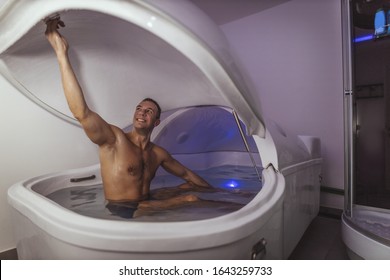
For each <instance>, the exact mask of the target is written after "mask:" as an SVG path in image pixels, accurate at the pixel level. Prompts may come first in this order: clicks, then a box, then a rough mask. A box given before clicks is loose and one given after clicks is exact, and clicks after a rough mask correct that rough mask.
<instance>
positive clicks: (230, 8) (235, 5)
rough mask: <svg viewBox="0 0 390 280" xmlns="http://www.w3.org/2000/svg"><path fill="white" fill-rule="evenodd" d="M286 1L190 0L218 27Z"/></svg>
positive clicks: (286, 0)
mask: <svg viewBox="0 0 390 280" xmlns="http://www.w3.org/2000/svg"><path fill="white" fill-rule="evenodd" d="M288 1H290V0H211V1H210V0H191V2H193V3H194V4H195V5H197V6H198V7H199V8H200V9H201V10H203V11H204V12H205V13H206V14H208V15H209V16H210V17H211V18H212V19H213V20H214V22H216V23H217V24H218V25H222V24H225V23H228V22H231V21H234V20H237V19H240V18H243V17H247V16H249V15H252V14H256V13H258V12H261V11H263V10H266V9H269V8H272V7H275V6H277V5H280V4H283V3H285V2H288Z"/></svg>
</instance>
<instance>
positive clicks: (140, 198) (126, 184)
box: [45, 18, 212, 208]
mask: <svg viewBox="0 0 390 280" xmlns="http://www.w3.org/2000/svg"><path fill="white" fill-rule="evenodd" d="M46 24H47V29H46V32H45V35H46V38H47V39H48V41H49V42H50V44H51V46H52V47H53V49H54V51H55V53H56V56H57V59H58V63H59V67H60V72H61V78H62V85H63V89H64V93H65V97H66V100H67V102H68V105H69V108H70V110H71V112H72V114H73V115H74V117H75V118H76V119H77V120H78V121H79V122H80V124H81V126H82V127H83V129H84V131H85V133H86V134H87V136H88V137H89V139H90V140H91V141H92V142H93V143H95V144H97V145H98V146H99V157H100V164H101V174H102V180H103V186H104V195H105V198H106V200H108V201H109V202H110V203H113V205H115V203H116V204H118V203H121V202H135V203H136V205H137V207H149V206H152V207H153V206H156V207H164V208H165V207H171V206H176V205H180V204H183V203H186V202H189V201H195V200H197V197H196V196H194V195H188V194H187V195H179V196H175V197H171V198H167V199H163V200H148V198H149V196H150V193H149V190H150V183H151V181H152V179H153V178H154V176H155V173H156V170H157V168H158V167H159V166H162V167H163V168H164V169H165V170H167V171H168V172H170V173H172V174H174V175H176V176H178V177H181V178H183V179H184V180H185V181H186V183H185V184H184V185H183V186H181V188H182V189H191V188H202V189H204V188H208V189H209V190H211V189H212V188H211V187H210V185H209V184H208V183H207V182H206V181H205V180H203V179H202V178H201V177H199V176H198V175H196V174H195V173H194V172H192V171H191V170H189V169H188V168H186V167H184V166H183V165H182V164H181V163H179V162H178V161H176V160H175V159H174V158H173V157H172V156H171V155H170V154H169V153H168V152H167V151H166V150H164V149H163V148H161V147H159V146H157V145H155V144H153V143H152V142H150V136H151V133H152V131H153V129H154V127H156V126H157V125H159V123H160V113H161V109H160V106H159V105H158V104H157V102H155V101H154V100H152V99H150V98H146V99H144V100H143V101H141V102H140V103H139V104H138V106H137V107H136V111H135V113H134V117H133V129H132V131H130V132H129V133H124V132H123V131H122V130H121V129H120V128H118V127H116V126H114V125H111V124H108V123H107V122H106V121H105V120H103V119H102V118H101V117H100V116H99V115H98V114H97V113H95V112H94V111H92V110H91V109H90V108H89V107H88V105H87V103H86V101H85V99H84V95H83V91H82V89H81V87H80V85H79V83H78V80H77V78H76V76H75V73H74V71H73V69H72V66H71V63H70V60H69V56H68V49H69V46H68V42H67V41H66V39H65V38H64V37H63V36H62V35H61V34H60V33H59V32H58V30H57V29H58V28H59V26H62V27H64V26H65V25H64V23H63V22H62V21H60V19H59V18H57V19H53V20H49V21H47V22H46Z"/></svg>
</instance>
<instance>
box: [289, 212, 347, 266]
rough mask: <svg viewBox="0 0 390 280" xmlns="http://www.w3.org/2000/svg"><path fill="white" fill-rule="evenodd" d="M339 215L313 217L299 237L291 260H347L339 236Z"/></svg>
mask: <svg viewBox="0 0 390 280" xmlns="http://www.w3.org/2000/svg"><path fill="white" fill-rule="evenodd" d="M339 217H340V216H330V215H322V214H321V213H320V214H319V215H318V216H317V217H316V218H314V220H313V221H312V223H311V224H310V226H309V227H308V228H307V230H306V232H305V233H304V235H303V236H302V238H301V241H300V242H299V243H298V245H297V247H296V248H295V250H294V251H293V252H292V254H291V256H290V259H291V260H348V259H349V258H348V255H347V252H346V248H345V245H344V243H343V241H342V238H341V219H340V218H339Z"/></svg>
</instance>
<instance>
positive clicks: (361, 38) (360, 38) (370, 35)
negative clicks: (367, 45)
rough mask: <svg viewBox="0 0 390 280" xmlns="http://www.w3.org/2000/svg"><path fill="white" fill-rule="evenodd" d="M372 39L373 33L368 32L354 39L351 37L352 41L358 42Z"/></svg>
mask: <svg viewBox="0 0 390 280" xmlns="http://www.w3.org/2000/svg"><path fill="white" fill-rule="evenodd" d="M372 39H374V35H372V34H369V35H364V36H360V37H356V38H355V39H353V42H354V43H360V42H364V41H369V40H372Z"/></svg>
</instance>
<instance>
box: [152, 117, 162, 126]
mask: <svg viewBox="0 0 390 280" xmlns="http://www.w3.org/2000/svg"><path fill="white" fill-rule="evenodd" d="M160 122H161V121H160V119H158V120H156V121H155V122H154V127H156V126H158V125H159V124H160Z"/></svg>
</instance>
